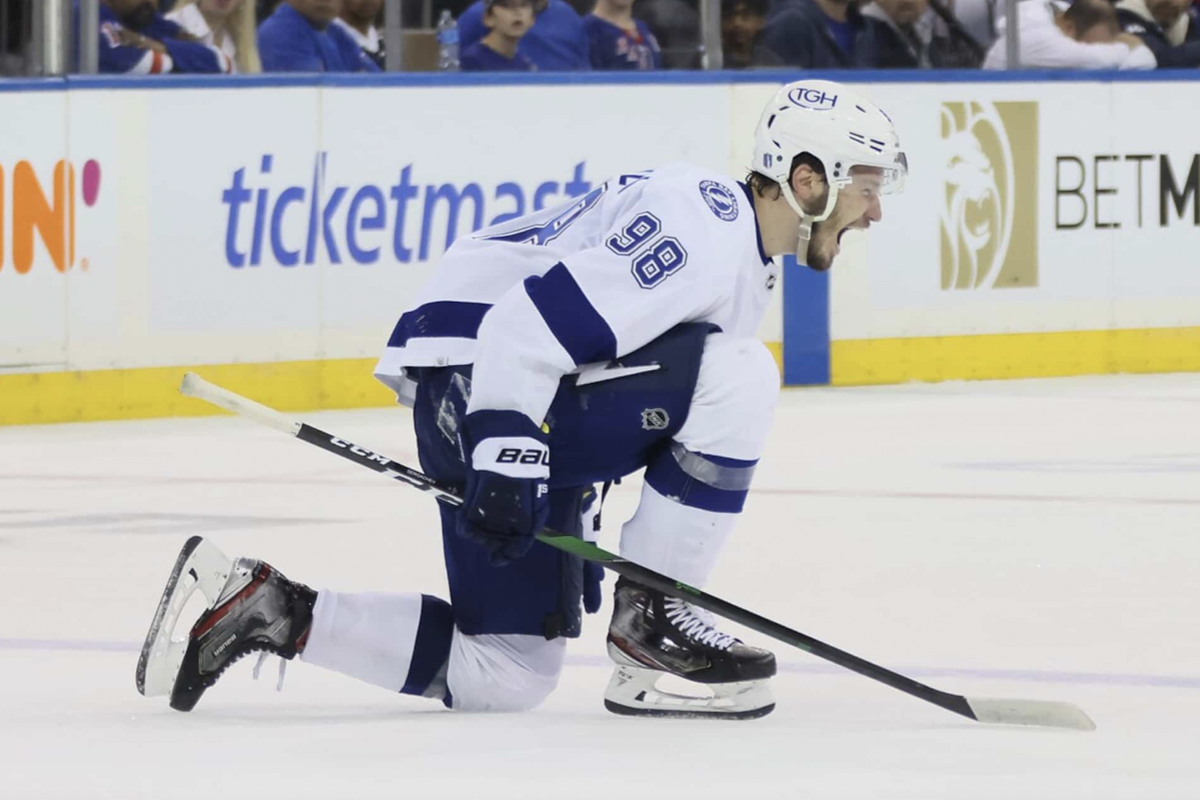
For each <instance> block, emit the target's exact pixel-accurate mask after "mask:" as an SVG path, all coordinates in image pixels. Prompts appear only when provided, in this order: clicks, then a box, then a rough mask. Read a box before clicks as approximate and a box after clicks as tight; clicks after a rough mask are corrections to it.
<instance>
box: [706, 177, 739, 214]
mask: <svg viewBox="0 0 1200 800" xmlns="http://www.w3.org/2000/svg"><path fill="white" fill-rule="evenodd" d="M700 196H701V197H703V198H704V202H706V203H708V207H709V208H711V209H712V212H713V213H714V214H716V215H717V218H718V219H723V220H725V221H726V222H733V221H734V220H735V219H737V215H738V206H737V198H736V197H735V196H734V194H733V192H732V191H730V189H729V187H728V186H724V185H722V184H720V183H717V182H716V181H700Z"/></svg>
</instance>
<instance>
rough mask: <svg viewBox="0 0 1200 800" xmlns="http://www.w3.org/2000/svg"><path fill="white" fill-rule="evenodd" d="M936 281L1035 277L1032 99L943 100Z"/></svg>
mask: <svg viewBox="0 0 1200 800" xmlns="http://www.w3.org/2000/svg"><path fill="white" fill-rule="evenodd" d="M941 131H942V141H943V143H944V144H945V149H944V152H945V154H946V155H945V159H946V160H945V162H944V164H943V176H944V177H943V181H944V186H943V192H944V193H943V199H942V207H941V268H942V288H943V289H1000V288H1012V287H1030V286H1037V284H1038V263H1037V242H1038V237H1037V166H1038V106H1037V103H1033V102H1018V103H975V102H971V103H943V104H942V108H941Z"/></svg>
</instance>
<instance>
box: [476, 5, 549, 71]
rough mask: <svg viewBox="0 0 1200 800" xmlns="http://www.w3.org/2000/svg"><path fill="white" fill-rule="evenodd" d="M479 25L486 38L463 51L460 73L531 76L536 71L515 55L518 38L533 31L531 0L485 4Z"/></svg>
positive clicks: (521, 57) (516, 53)
mask: <svg viewBox="0 0 1200 800" xmlns="http://www.w3.org/2000/svg"><path fill="white" fill-rule="evenodd" d="M484 5H485V6H486V7H485V9H484V12H483V24H484V25H486V26H487V29H488V34H487V36H484V37H483V38H482V39H480V40H479V41H478V42H476V43H475V44H473V45H471V46H470V47H468V48H467V49H466V50H464V51H463V53H462V56H461V58H460V64H461V66H462V70H463V71H464V72H531V71H533V70H535V69H537V67H535V66H534V65H533V62H532V61H530V60H529V59H528V58H526V57H525V56H523V55H521V54H520V53H518V52H517V46H518V45H519V44H520V43H521V37H523V36H524V35H525V34H526V33H528V32H529V29H530V28H532V27H533V0H485V2H484Z"/></svg>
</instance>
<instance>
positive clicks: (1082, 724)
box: [966, 697, 1096, 731]
mask: <svg viewBox="0 0 1200 800" xmlns="http://www.w3.org/2000/svg"><path fill="white" fill-rule="evenodd" d="M966 700H967V704H968V705H970V707H971V711H972V712H973V713H974V714H975V719H977V720H979V721H980V722H988V723H992V724H995V725H1036V726H1038V727H1042V728H1070V729H1072V730H1077V731H1094V730H1096V723H1094V722H1092V719H1091V717H1089V716H1088V715H1087V714H1085V713H1083V709H1081V708H1079V706H1076V705H1073V704H1071V703H1062V702H1058V701H1055V700H996V699H989V698H978V697H977V698H970V697H968V698H966Z"/></svg>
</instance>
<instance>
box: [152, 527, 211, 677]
mask: <svg viewBox="0 0 1200 800" xmlns="http://www.w3.org/2000/svg"><path fill="white" fill-rule="evenodd" d="M232 569H233V562H232V561H231V560H230V559H229V558H227V557H226V556H225V554H224V553H222V552H221V551H220V550H218V549H217V548H216V547H215V546H214V545H211V544H209V543H208V542H206V541H205V540H204V539H203V538H201V537H199V536H193V537H192V538H190V539H188V540H187V543H186V544H184V546H183V549H182V550H181V551H180V552H179V557H178V558H177V559H175V566H174V568H173V569H172V570H171V577H170V578H169V579H168V580H167V586H166V588H165V589H163V593H162V599H160V600H159V601H158V610H157V611H156V612H155V613H154V621H153V622H151V623H150V630H149V632H147V633H146V642H145V644H144V645H142V654H141V655H140V656H139V657H138V663H137V676H136V678H137V689H138V692H140V693H141V694H142V695H143V696H145V697H159V696H161V695H166V694H170V693H171V689H172V687H173V686H174V685H175V676H176V674H178V672H179V665H180V663H181V662H182V661H183V654H184V651H186V650H187V641H188V640H187V633H186V631H185V633H184V635H183V636H182V637H181V638H173V634H174V632H175V627H176V624H177V623H178V621H179V614H180V612H182V611H183V608H184V606H186V605H187V602H188V600H190V599H191V598H192V595H194V594H195V593H196V592H201V593H202V594H203V595H204V598H205V599H206V600H207V601H208V607H209V608H212V607H213V606H214V605H216V602H217V599H218V597H219V596H220V594H221V590H222V588H223V587H224V586H225V583H226V581H227V580H228V579H229V573H230V571H231V570H232Z"/></svg>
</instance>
